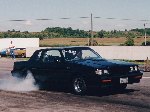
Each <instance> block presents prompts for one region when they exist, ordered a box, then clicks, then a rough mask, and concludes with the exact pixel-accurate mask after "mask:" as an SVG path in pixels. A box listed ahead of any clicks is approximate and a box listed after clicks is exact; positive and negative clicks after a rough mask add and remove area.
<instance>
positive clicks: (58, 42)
mask: <svg viewBox="0 0 150 112" xmlns="http://www.w3.org/2000/svg"><path fill="white" fill-rule="evenodd" d="M94 39H95V40H96V41H97V42H98V45H106V46H119V45H120V44H123V43H124V42H125V41H126V38H124V37H121V38H94ZM147 41H150V37H148V38H147ZM134 42H135V45H136V46H140V45H141V44H142V42H144V37H141V38H135V39H134ZM87 43H88V38H50V39H44V40H40V46H44V47H47V46H85V45H86V44H87Z"/></svg>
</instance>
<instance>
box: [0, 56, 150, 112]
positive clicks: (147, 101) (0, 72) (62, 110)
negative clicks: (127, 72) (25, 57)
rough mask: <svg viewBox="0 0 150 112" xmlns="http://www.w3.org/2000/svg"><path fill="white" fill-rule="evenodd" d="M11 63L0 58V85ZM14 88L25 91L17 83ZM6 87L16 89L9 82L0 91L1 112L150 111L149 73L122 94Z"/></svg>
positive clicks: (118, 92) (8, 77) (6, 75)
mask: <svg viewBox="0 0 150 112" xmlns="http://www.w3.org/2000/svg"><path fill="white" fill-rule="evenodd" d="M15 61H17V60H11V59H7V58H1V59H0V84H1V83H2V82H1V81H3V82H4V79H5V80H7V81H9V80H10V79H11V78H12V77H11V73H10V71H11V70H12V68H13V63H14V62H15ZM9 82H10V81H9ZM26 84H27V83H26V82H25V83H24V85H26ZM18 85H19V87H20V88H26V87H27V88H29V85H27V86H24V85H23V86H22V84H21V83H20V82H19V83H18ZM8 86H11V87H13V86H15V87H18V86H16V83H15V85H11V83H10V85H7V90H5V89H4V90H3V89H0V111H2V112H150V72H144V75H143V79H142V80H141V82H140V83H137V84H133V85H128V87H127V89H126V90H125V91H107V92H106V91H102V90H96V91H94V92H90V93H89V94H87V95H85V96H78V95H74V94H71V93H69V92H66V91H62V90H61V91H59V90H58V91H57V90H55V91H41V90H30V91H24V92H23V91H15V89H14V90H11V89H10V90H9V88H10V87H8Z"/></svg>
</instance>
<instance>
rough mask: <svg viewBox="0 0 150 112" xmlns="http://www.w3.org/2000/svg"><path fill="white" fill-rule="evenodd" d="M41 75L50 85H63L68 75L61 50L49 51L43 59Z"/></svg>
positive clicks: (44, 54)
mask: <svg viewBox="0 0 150 112" xmlns="http://www.w3.org/2000/svg"><path fill="white" fill-rule="evenodd" d="M41 61H42V63H41V67H40V73H41V74H42V77H43V78H44V80H45V81H46V82H48V83H49V84H52V85H53V84H54V85H55V84H62V83H63V82H64V81H65V79H66V76H67V75H68V72H67V70H66V69H67V68H66V66H65V63H64V61H63V57H62V55H61V52H60V50H55V49H51V50H47V51H45V52H44V53H43V57H42V59H41Z"/></svg>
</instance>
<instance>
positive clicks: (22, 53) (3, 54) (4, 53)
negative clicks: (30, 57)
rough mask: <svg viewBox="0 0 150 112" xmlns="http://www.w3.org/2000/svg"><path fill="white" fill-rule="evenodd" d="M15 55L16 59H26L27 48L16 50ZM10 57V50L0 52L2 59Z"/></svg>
mask: <svg viewBox="0 0 150 112" xmlns="http://www.w3.org/2000/svg"><path fill="white" fill-rule="evenodd" d="M14 54H15V56H16V57H22V58H25V57H26V48H15V49H14ZM7 56H10V49H8V48H5V49H2V50H1V51H0V57H7Z"/></svg>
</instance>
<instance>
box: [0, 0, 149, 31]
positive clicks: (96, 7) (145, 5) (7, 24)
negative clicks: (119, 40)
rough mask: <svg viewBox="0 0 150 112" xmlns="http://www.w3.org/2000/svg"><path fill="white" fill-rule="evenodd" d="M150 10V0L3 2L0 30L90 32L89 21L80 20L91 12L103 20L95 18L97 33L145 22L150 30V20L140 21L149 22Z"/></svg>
mask: <svg viewBox="0 0 150 112" xmlns="http://www.w3.org/2000/svg"><path fill="white" fill-rule="evenodd" d="M149 11H150V0H0V31H7V30H12V29H15V30H21V31H26V30H28V31H41V30H44V29H45V28H47V27H72V28H73V29H77V28H78V29H83V30H90V18H80V17H90V14H91V13H92V14H93V17H101V18H93V23H94V30H97V31H98V30H102V29H103V30H114V29H116V30H124V29H131V28H143V27H144V25H143V24H144V23H146V27H150V21H141V20H150V13H149ZM60 18H70V19H60ZM109 18H115V19H109ZM36 19H52V20H48V21H39V20H36ZM124 19H125V20H124ZM126 19H131V20H126ZM9 20H26V21H9Z"/></svg>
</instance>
